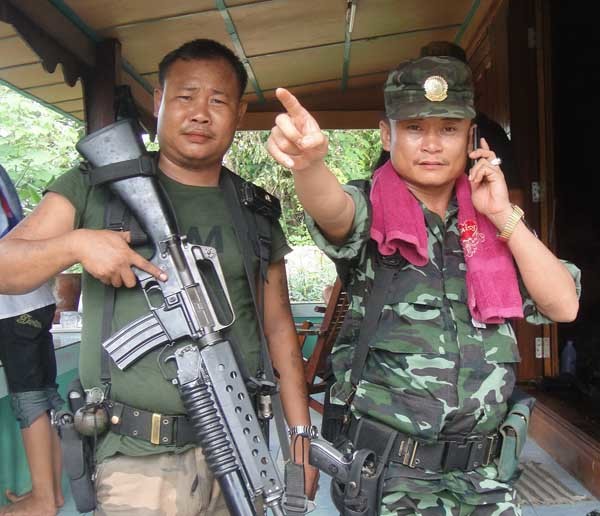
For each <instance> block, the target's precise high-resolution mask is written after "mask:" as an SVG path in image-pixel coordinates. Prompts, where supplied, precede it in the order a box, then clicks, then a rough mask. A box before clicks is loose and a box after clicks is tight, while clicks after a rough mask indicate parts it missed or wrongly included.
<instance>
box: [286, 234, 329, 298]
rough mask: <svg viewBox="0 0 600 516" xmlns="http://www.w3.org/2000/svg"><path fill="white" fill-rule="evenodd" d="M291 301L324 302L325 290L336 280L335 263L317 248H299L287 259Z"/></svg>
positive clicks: (311, 246) (308, 246) (312, 246)
mask: <svg viewBox="0 0 600 516" xmlns="http://www.w3.org/2000/svg"><path fill="white" fill-rule="evenodd" d="M285 260H286V271H287V277H288V290H289V294H290V301H292V302H301V301H313V302H322V301H323V289H324V288H325V287H326V286H327V285H333V283H334V282H335V278H336V272H335V267H334V265H333V262H332V261H331V260H330V259H329V258H327V257H326V256H325V255H324V254H323V253H322V252H321V251H320V250H319V249H318V248H317V247H316V246H314V245H307V246H304V245H303V246H297V247H295V248H294V250H293V251H292V252H291V253H290V254H288V255H287V256H286V257H285Z"/></svg>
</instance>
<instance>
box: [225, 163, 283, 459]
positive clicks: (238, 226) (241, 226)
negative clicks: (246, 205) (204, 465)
mask: <svg viewBox="0 0 600 516" xmlns="http://www.w3.org/2000/svg"><path fill="white" fill-rule="evenodd" d="M230 174H231V172H229V171H228V170H226V169H222V170H221V177H220V185H221V187H222V188H223V192H224V194H225V203H226V204H227V206H228V208H229V209H230V212H231V217H232V219H233V227H234V228H235V233H236V236H237V239H238V242H240V247H241V248H242V258H243V261H244V268H245V270H246V277H247V278H248V284H249V286H250V292H251V294H252V300H253V301H254V308H255V311H256V316H257V320H258V325H259V330H260V331H259V338H260V344H261V362H262V363H261V366H262V367H263V368H264V373H265V376H266V379H267V380H269V381H272V382H275V372H274V371H273V365H272V364H271V360H270V357H269V350H268V348H267V342H266V339H265V332H264V324H263V315H264V312H263V308H264V307H263V303H262V300H263V296H262V292H263V291H264V279H266V271H261V281H259V282H258V283H259V285H258V287H259V288H260V292H257V285H256V281H255V280H254V277H255V275H254V272H253V265H252V255H251V254H250V253H251V250H250V249H249V247H248V246H247V245H241V244H242V243H243V242H246V241H248V240H250V241H251V242H257V243H259V239H258V237H257V235H256V227H253V228H252V231H253V232H254V233H251V230H250V227H251V225H250V224H248V223H247V221H246V217H244V214H243V213H242V207H241V204H240V199H239V196H238V193H237V190H236V188H235V185H234V183H233V179H232V178H231V175H230ZM256 218H257V219H258V217H256ZM257 223H258V221H257ZM258 245H260V243H259V244H258ZM261 254H262V253H261ZM259 259H260V261H261V266H264V265H263V264H262V262H263V261H265V260H263V257H262V256H260V257H259ZM272 402H273V413H274V417H275V426H276V428H277V435H278V437H279V443H280V446H281V453H282V454H283V458H284V461H286V462H289V461H290V459H291V455H290V450H289V448H288V447H287V446H286V444H287V443H288V437H287V432H286V430H285V422H284V421H283V407H282V405H281V399H280V397H279V393H275V394H273V395H272Z"/></svg>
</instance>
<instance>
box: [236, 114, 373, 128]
mask: <svg viewBox="0 0 600 516" xmlns="http://www.w3.org/2000/svg"><path fill="white" fill-rule="evenodd" d="M279 113H281V111H266V112H265V111H263V112H256V111H255V112H248V113H246V116H245V117H244V120H242V124H241V126H240V130H242V131H256V130H268V129H271V128H272V127H273V126H274V125H275V117H276V116H277V115H278V114H279ZM311 115H312V116H313V117H315V120H316V121H317V123H318V124H319V126H320V127H321V129H376V128H377V127H379V120H381V111H380V110H372V111H311Z"/></svg>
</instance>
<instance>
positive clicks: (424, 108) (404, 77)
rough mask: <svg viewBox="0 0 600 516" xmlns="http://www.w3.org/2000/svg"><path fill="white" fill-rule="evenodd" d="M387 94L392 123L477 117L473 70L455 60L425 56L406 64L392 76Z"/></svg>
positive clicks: (387, 106) (388, 112)
mask: <svg viewBox="0 0 600 516" xmlns="http://www.w3.org/2000/svg"><path fill="white" fill-rule="evenodd" d="M428 80H429V82H428ZM432 82H433V87H429V86H430V85H431V84H432ZM431 93H433V95H432V94H431ZM383 95H384V99H385V114H386V116H387V117H388V118H390V119H392V120H407V119H410V118H427V117H445V118H469V119H471V118H475V114H476V113H475V107H474V104H473V79H472V75H471V70H470V68H469V66H468V65H466V64H465V63H463V62H462V61H459V60H458V59H455V58H453V57H422V58H420V59H415V60H412V61H407V62H405V63H402V64H401V65H400V66H399V67H398V68H396V69H395V70H392V71H391V72H390V74H389V75H388V78H387V81H386V83H385V87H384V90H383ZM430 99H435V100H430Z"/></svg>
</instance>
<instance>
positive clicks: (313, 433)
mask: <svg viewBox="0 0 600 516" xmlns="http://www.w3.org/2000/svg"><path fill="white" fill-rule="evenodd" d="M288 435H289V436H290V437H294V436H295V435H300V436H302V437H308V438H309V439H315V438H316V437H318V435H319V431H318V430H317V427H316V426H315V425H294V426H290V427H289V428H288Z"/></svg>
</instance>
